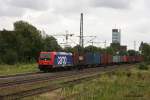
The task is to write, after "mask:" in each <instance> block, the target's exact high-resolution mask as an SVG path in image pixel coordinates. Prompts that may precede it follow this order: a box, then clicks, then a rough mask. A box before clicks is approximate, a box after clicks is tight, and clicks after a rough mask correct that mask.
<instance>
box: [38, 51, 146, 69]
mask: <svg viewBox="0 0 150 100" xmlns="http://www.w3.org/2000/svg"><path fill="white" fill-rule="evenodd" d="M142 61H143V57H142V56H141V55H136V56H127V55H124V56H120V55H110V54H107V53H102V54H101V53H67V52H40V56H39V60H38V66H39V69H40V70H41V71H48V70H51V69H57V68H80V67H89V66H107V65H115V64H125V63H138V62H142Z"/></svg>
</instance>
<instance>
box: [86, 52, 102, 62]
mask: <svg viewBox="0 0 150 100" xmlns="http://www.w3.org/2000/svg"><path fill="white" fill-rule="evenodd" d="M85 58H86V64H89V65H94V64H100V54H99V53H86V55H85Z"/></svg>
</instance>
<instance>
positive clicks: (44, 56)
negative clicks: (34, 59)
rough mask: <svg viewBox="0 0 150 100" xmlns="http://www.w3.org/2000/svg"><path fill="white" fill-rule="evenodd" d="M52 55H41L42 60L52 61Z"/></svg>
mask: <svg viewBox="0 0 150 100" xmlns="http://www.w3.org/2000/svg"><path fill="white" fill-rule="evenodd" d="M50 59H51V57H50V53H41V54H40V60H50Z"/></svg>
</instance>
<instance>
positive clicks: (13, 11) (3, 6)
mask: <svg viewBox="0 0 150 100" xmlns="http://www.w3.org/2000/svg"><path fill="white" fill-rule="evenodd" d="M24 13H25V10H24V9H21V8H20V9H18V8H17V7H13V6H11V5H8V4H7V0H6V1H4V2H2V1H0V16H1V17H2V16H5V17H7V16H10V17H17V16H18V17H19V16H22V15H23V14H24Z"/></svg>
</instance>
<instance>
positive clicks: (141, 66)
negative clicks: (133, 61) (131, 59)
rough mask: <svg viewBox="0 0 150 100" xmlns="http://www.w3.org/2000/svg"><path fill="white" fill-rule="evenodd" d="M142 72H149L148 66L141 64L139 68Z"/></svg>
mask: <svg viewBox="0 0 150 100" xmlns="http://www.w3.org/2000/svg"><path fill="white" fill-rule="evenodd" d="M138 69H140V70H148V65H147V64H146V63H140V64H139V66H138Z"/></svg>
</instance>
